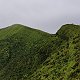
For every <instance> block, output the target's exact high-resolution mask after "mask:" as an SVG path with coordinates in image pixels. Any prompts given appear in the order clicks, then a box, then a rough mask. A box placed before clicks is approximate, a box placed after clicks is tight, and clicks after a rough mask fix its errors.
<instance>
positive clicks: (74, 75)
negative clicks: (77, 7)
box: [0, 24, 80, 80]
mask: <svg viewBox="0 0 80 80" xmlns="http://www.w3.org/2000/svg"><path fill="white" fill-rule="evenodd" d="M79 40H80V26H79V25H73V24H66V25H63V26H62V27H61V28H60V29H59V30H58V32H57V33H56V34H54V35H51V34H48V33H45V32H43V31H40V30H36V29H32V28H29V27H26V26H23V25H19V24H15V25H12V26H10V27H7V28H5V29H1V30H0V80H80V41H79Z"/></svg>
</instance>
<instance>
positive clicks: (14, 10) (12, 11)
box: [0, 0, 80, 33]
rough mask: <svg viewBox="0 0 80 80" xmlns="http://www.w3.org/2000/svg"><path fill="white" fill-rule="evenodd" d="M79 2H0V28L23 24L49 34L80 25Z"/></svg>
mask: <svg viewBox="0 0 80 80" xmlns="http://www.w3.org/2000/svg"><path fill="white" fill-rule="evenodd" d="M79 8H80V0H0V27H1V28H2V27H6V26H9V25H12V24H16V23H19V24H23V25H26V26H31V27H32V28H37V29H40V30H43V31H46V32H49V33H56V31H57V30H58V29H59V28H60V27H61V25H63V24H67V23H74V24H80V9H79Z"/></svg>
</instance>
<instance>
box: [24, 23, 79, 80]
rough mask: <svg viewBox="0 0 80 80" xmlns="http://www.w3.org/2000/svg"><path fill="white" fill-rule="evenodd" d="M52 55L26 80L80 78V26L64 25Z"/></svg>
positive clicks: (77, 79)
mask: <svg viewBox="0 0 80 80" xmlns="http://www.w3.org/2000/svg"><path fill="white" fill-rule="evenodd" d="M56 37H57V39H56V41H55V42H54V46H53V51H52V52H51V56H50V57H48V58H47V59H46V60H45V62H44V63H43V64H42V66H41V67H40V68H39V69H38V70H37V71H36V72H34V73H33V74H32V75H31V76H29V77H28V78H26V79H25V80H80V26H79V25H73V24H67V25H63V26H62V27H61V28H60V30H59V31H58V32H57V33H56Z"/></svg>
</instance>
